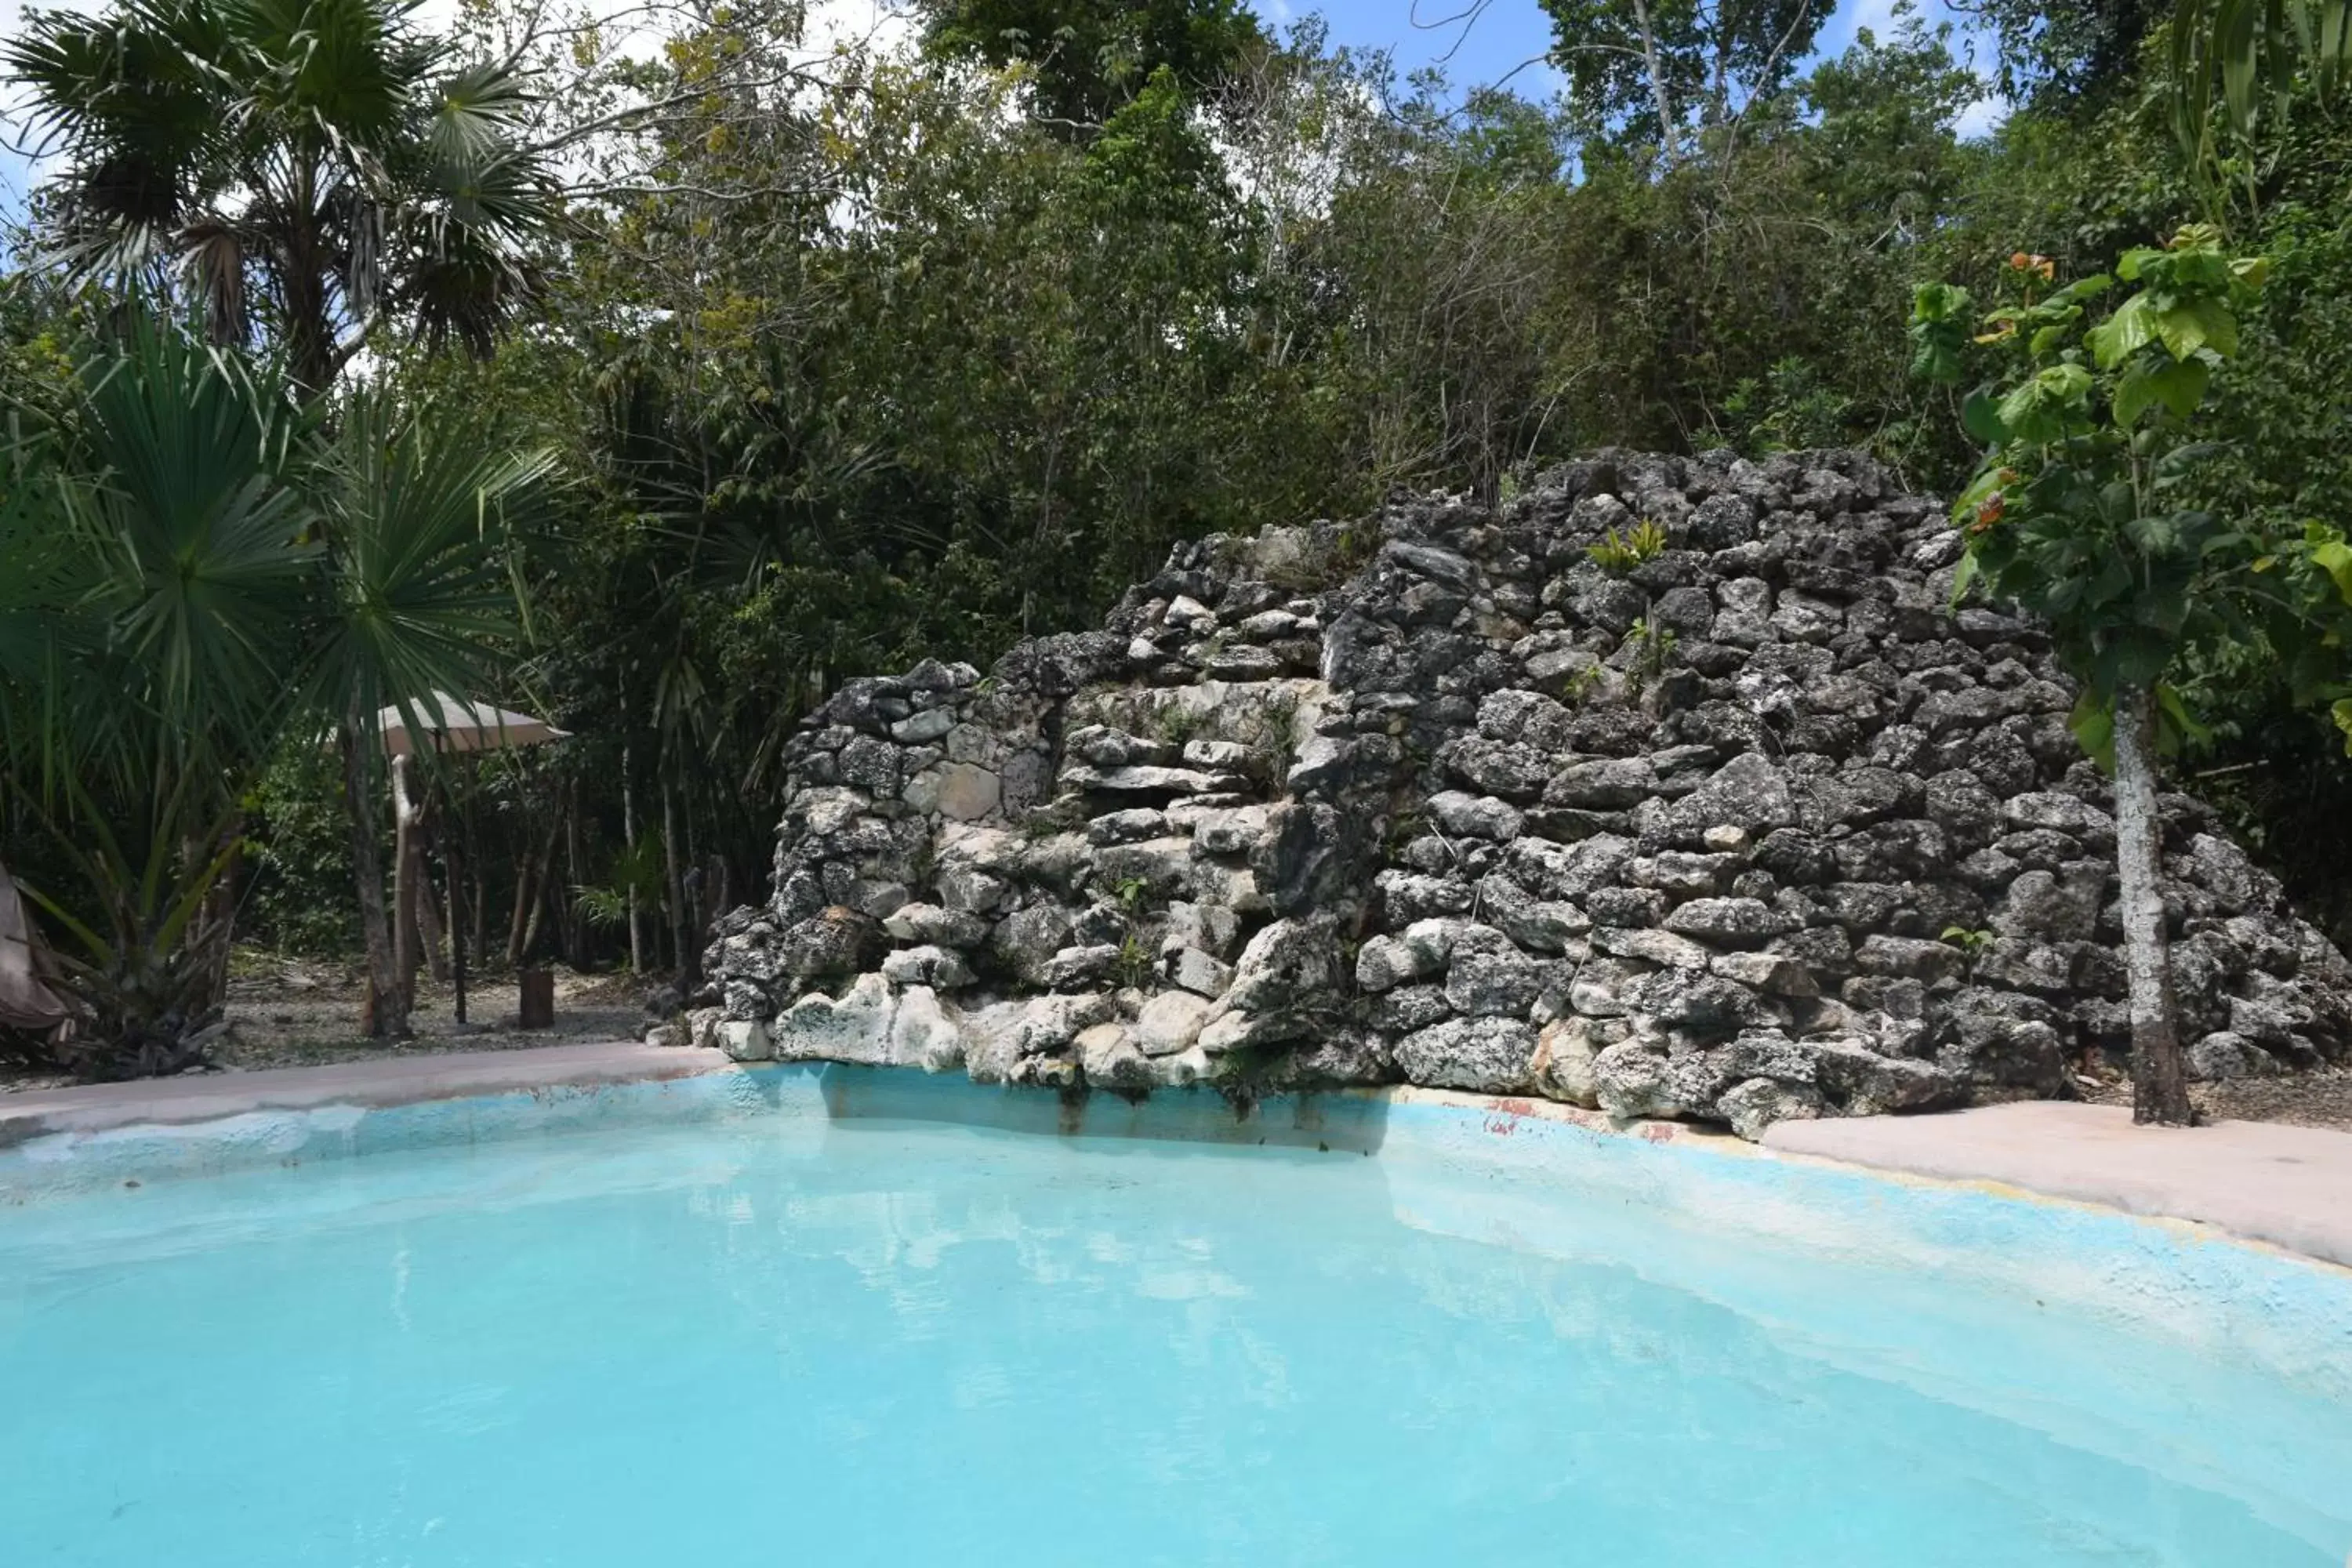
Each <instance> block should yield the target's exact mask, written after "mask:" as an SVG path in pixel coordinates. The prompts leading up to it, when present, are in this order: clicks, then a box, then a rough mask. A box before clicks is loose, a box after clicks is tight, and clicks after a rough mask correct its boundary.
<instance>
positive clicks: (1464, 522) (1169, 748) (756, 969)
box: [663, 452, 2352, 1136]
mask: <svg viewBox="0 0 2352 1568" xmlns="http://www.w3.org/2000/svg"><path fill="white" fill-rule="evenodd" d="M1643 523H1649V524H1654V525H1655V527H1656V529H1657V530H1658V531H1662V532H1663V535H1664V541H1663V548H1659V549H1656V550H1655V551H1654V552H1652V553H1649V554H1648V555H1647V556H1646V558H1641V559H1635V557H1637V556H1640V555H1641V553H1642V552H1640V551H1638V550H1620V551H1612V550H1611V549H1609V548H1608V546H1609V544H1610V543H1611V542H1612V538H1613V540H1614V542H1616V543H1618V544H1620V545H1622V544H1624V543H1625V542H1627V541H1628V540H1629V539H1631V538H1632V537H1633V534H1634V533H1635V531H1637V529H1638V528H1639V527H1640V525H1642V524H1643ZM1596 546H1600V547H1601V548H1600V549H1598V550H1596V548H1595V547H1596ZM1960 553H1961V542H1960V538H1959V536H1958V534H1957V533H1956V532H1955V531H1953V530H1952V529H1951V528H1950V527H1949V526H1948V524H1947V522H1946V520H1945V517H1944V513H1943V509H1942V508H1941V507H1940V506H1938V505H1937V503H1936V502H1934V501H1932V500H1927V499H1926V498H1923V497H1919V496H1915V495H1906V494H1903V493H1901V492H1900V491H1899V489H1897V487H1895V485H1894V484H1893V483H1892V482H1890V480H1889V479H1888V477H1887V476H1886V475H1885V473H1884V472H1882V471H1881V470H1880V469H1879V468H1877V467H1876V466H1875V465H1874V464H1873V463H1872V462H1870V461H1869V460H1868V459H1867V458H1862V457H1860V456H1858V455H1856V454H1853V453H1843V452H1815V453H1806V454H1798V455H1791V456H1787V457H1777V458H1771V459H1769V460H1768V461H1764V462H1749V461H1747V460H1742V459H1738V458H1731V457H1729V456H1727V455H1722V454H1716V455H1710V456H1706V457H1702V458H1690V459H1684V458H1660V457H1640V456H1628V455H1618V454H1603V455H1601V457H1599V458H1594V459H1592V460H1591V461H1588V462H1582V463H1578V464H1574V465H1570V466H1569V467H1567V468H1562V469H1559V470H1558V471H1556V472H1554V473H1552V474H1550V475H1549V476H1548V477H1547V478H1546V479H1544V480H1543V481H1542V482H1541V483H1539V484H1538V485H1537V486H1536V487H1534V488H1533V489H1532V490H1530V491H1529V492H1528V493H1526V494H1523V495H1520V496H1518V497H1517V498H1515V499H1513V500H1509V501H1507V502H1506V503H1505V504H1503V505H1502V506H1501V507H1500V508H1499V509H1496V510H1487V509H1485V508H1482V507H1480V506H1477V505H1475V504H1473V503H1471V502H1469V501H1467V500H1462V499H1459V498H1448V497H1433V498H1426V499H1422V500H1412V501H1408V502H1401V503H1399V504H1395V505H1392V506H1391V507H1390V508H1388V509H1387V510H1383V511H1381V512H1380V513H1379V514H1378V515H1376V516H1374V517H1372V518H1370V519H1366V520H1363V521H1358V522H1355V523H1351V524H1346V525H1335V524H1330V523H1317V524H1314V525H1311V526H1307V527H1296V528H1275V529H1270V530H1268V531H1265V532H1264V533H1262V534H1260V535H1259V536H1258V537H1256V538H1255V539H1240V538H1232V537H1217V538H1211V539H1207V540H1202V541H1199V542H1193V543H1191V544H1187V545H1184V546H1182V547H1180V548H1179V549H1178V550H1177V551H1176V552H1175V553H1174V555H1173V557H1172V558H1171V561H1170V563H1169V565H1168V567H1167V569H1166V570H1165V571H1163V572H1162V573H1161V574H1160V575H1159V576H1158V577H1156V578H1154V579H1153V580H1152V581H1150V583H1148V584H1142V585H1140V586H1139V587H1137V588H1134V589H1132V590H1130V591H1129V593H1128V595H1127V596H1126V597H1125V598H1124V599H1123V600H1122V601H1121V603H1120V604H1119V605H1118V609H1117V610H1116V611H1115V612H1114V613H1113V614H1112V615H1111V616H1110V617H1109V619H1108V624H1107V626H1105V628H1104V629H1103V630H1101V631H1097V632H1089V633H1084V634H1077V635H1068V636H1059V637H1043V638H1037V639H1034V640H1031V641H1028V642H1024V643H1023V644H1021V645H1020V646H1019V647H1015V648H1014V649H1013V651H1012V652H1011V653H1009V654H1007V655H1006V656H1005V657H1004V658H1003V659H1002V660H1000V661H999V662H998V664H997V666H996V668H994V669H993V671H992V672H991V673H990V674H989V675H988V676H987V677H986V678H985V679H983V678H982V676H981V675H980V674H979V672H977V671H976V670H974V669H973V668H971V667H970V666H966V665H941V664H939V663H936V662H927V663H925V664H923V665H921V666H919V668H915V669H913V670H911V671H909V672H908V673H907V674H906V675H903V676H899V677H896V678H887V679H856V680H852V681H850V682H848V683H847V684H845V686H844V687H843V688H842V689H840V690H839V691H838V692H837V693H836V694H835V696H834V697H833V699H832V700H830V701H828V702H827V703H825V704H824V707H823V708H822V709H820V710H818V711H817V712H816V713H814V714H813V715H812V716H810V717H809V719H808V720H807V721H805V723H804V724H803V727H802V729H801V731H800V732H799V733H798V735H797V736H796V737H795V739H794V740H793V742H792V745H791V747H790V750H789V752H788V754H787V759H786V760H787V762H788V763H789V768H790V773H789V782H788V787H787V791H786V799H785V803H784V810H783V820H782V826H781V827H780V828H779V833H778V841H777V848H776V859H775V875H774V882H773V891H772V895H771V897H770V899H769V900H768V901H767V903H766V904H765V905H763V906H759V907H754V908H747V909H741V910H735V911H733V912H732V913H731V914H730V915H728V916H727V917H726V918H725V919H723V920H722V921H720V922H719V925H718V927H717V928H716V932H715V936H716V940H715V941H714V942H713V943H712V945H711V947H710V949H709V954H708V956H707V959H706V967H707V972H708V973H709V976H710V983H709V988H708V989H707V990H706V991H705V992H704V993H703V994H701V995H700V996H699V997H698V998H697V999H696V1000H697V1002H698V1004H699V1005H698V1006H697V1007H695V1008H694V1009H693V1010H691V1011H689V1012H688V1014H687V1016H686V1017H685V1018H684V1019H683V1020H680V1021H679V1022H677V1023H675V1024H673V1025H671V1026H667V1027H666V1029H665V1031H664V1032H663V1037H666V1038H669V1039H674V1040H684V1039H688V1038H692V1039H697V1040H700V1041H704V1042H707V1043H716V1044H719V1045H722V1046H723V1047H725V1048H726V1049H727V1050H728V1051H729V1052H730V1053H731V1054H733V1055H734V1056H736V1057H738V1058H743V1059H752V1060H761V1059H770V1058H778V1059H787V1060H795V1059H800V1060H833V1061H842V1062H856V1063H868V1064H887V1065H898V1066H907V1067H915V1068H925V1069H929V1070H931V1071H949V1070H958V1069H960V1070H962V1071H964V1072H967V1073H969V1074H970V1075H971V1077H972V1078H973V1079H977V1080H980V1081H982V1082H989V1083H1012V1084H1022V1083H1026V1084H1037V1085H1049V1086H1054V1087H1056V1088H1060V1089H1066V1090H1071V1091H1077V1090H1082V1089H1107V1090H1113V1091H1118V1092H1121V1093H1128V1094H1137V1093H1145V1092H1149V1091H1150V1090H1152V1089H1160V1088H1165V1087H1174V1086H1185V1085H1193V1084H1212V1085H1216V1086H1219V1087H1221V1088H1223V1089H1226V1090H1227V1091H1229V1092H1232V1093H1234V1094H1237V1095H1256V1094H1262V1093H1266V1092H1273V1091H1280V1090H1286V1089H1311V1088H1318V1087H1325V1086H1339V1085H1364V1084H1381V1083H1392V1082H1410V1083H1414V1084H1421V1085H1429V1086H1439V1087H1446V1088H1453V1089H1468V1090H1475V1091H1480V1092H1484V1093H1488V1094H1538V1095H1545V1096H1550V1097H1553V1098H1556V1099H1559V1100H1569V1101H1572V1102H1575V1103H1577V1104H1580V1105H1583V1106H1587V1107H1594V1108H1598V1109H1600V1110H1605V1111H1607V1112H1608V1113H1610V1114H1611V1115H1612V1116H1615V1117H1618V1118H1622V1119H1631V1118H1640V1117H1686V1118H1696V1119H1701V1120H1706V1121H1716V1122H1727V1123H1728V1124H1730V1125H1731V1126H1732V1127H1733V1128H1734V1129H1735V1130H1737V1131H1739V1132H1741V1133H1742V1134H1744V1135H1749V1136H1753V1135H1754V1134H1755V1133H1756V1132H1757V1131H1759V1130H1760V1129H1762V1128H1763V1127H1765V1126H1767V1125H1769V1123H1770V1122H1771V1121H1775V1120H1778V1119H1780V1118H1784V1117H1792V1116H1817V1115H1839V1114H1864V1113H1871V1112H1880V1111H1897V1110H1920V1109H1928V1108H1935V1107H1942V1106H1950V1105H1958V1104H1963V1103H1968V1102H1971V1101H1980V1100H1994V1099H2006V1098H2017V1097H2021V1096H2050V1095H2061V1094H2066V1093H2069V1092H2072V1090H2073V1088H2074V1084H2075V1083H2076V1082H2077V1079H2078V1075H2080V1074H2083V1073H2084V1072H2085V1071H2087V1070H2092V1069H2095V1068H2099V1067H2100V1066H2101V1065H2102V1059H2101V1058H2105V1063H2106V1064H2109V1065H2112V1064H2114V1063H2116V1062H2118V1061H2120V1060H2121V1059H2122V1058H2123V1056H2124V1055H2125V1054H2126V1051H2127V1049H2128V1029H2127V1026H2126V1017H2125V1012H2124V1007H2123V994H2124V971H2123V967H2122V964H2121V962H2120V959H2119V955H2118V952H2117V945H2118V941H2119V926H2118V923H2117V915H2116V883H2115V839H2114V833H2113V824H2112V820H2111V818H2110V816H2109V815H2108V804H2109V797H2108V793H2107V788H2106V784H2105V781H2104V779H2103V778H2102V776H2101V774H2100V773H2099V772H2098V770H2097V769H2096V768H2095V766H2093V765H2092V764H2091V763H2089V762H2087V761H2086V760H2084V757H2083V755H2082V752H2081V751H2080V749H2079V748H2078V746H2077V744H2076V742H2075V740H2074V735H2073V733H2072V732H2071V731H2070V729H2069V727H2068V722H2067V721H2068V716H2069V714H2070V712H2071V710H2073V708H2074V690H2073V689H2071V688H2070V686H2069V685H2068V683H2067V681H2066V679H2064V677H2063V674H2062V673H2061V672H2060V670H2059V669H2058V668H2057V667H2056V666H2055V664H2054V663H2053V659H2052V658H2051V653H2050V648H2049V645H2048V642H2047V639H2046V638H2045V637H2042V635H2041V633H2040V632H2039V631H2038V630H2037V629H2036V628H2035V627H2034V626H2032V625H2030V624H2027V623H2025V622H2023V621H2021V620H2019V619H2017V618H2015V617H2013V616H2010V615H2007V614H2003V613H2001V612H2000V610H1998V609H1996V608H1993V607H1990V606H1986V605H1970V606H1968V607H1962V608H1958V609H1957V610H1956V609H1955V608H1954V607H1953V605H1952V604H1951V587H1952V577H1953V568H1954V565H1955V563H1957V562H1958V559H1959V557H1960ZM2163 805H2164V816H2165V824H2166V843H2165V868H2166V872H2167V889H2166V890H2167V900H2168V907H2169V912H2170V916H2171V921H2172V934H2173V939H2174V942H2175V946H2174V948H2173V962H2174V973H2175V980H2176V984H2177V987H2178V992H2179V1011H2180V1016H2181V1018H2182V1021H2183V1026H2184V1031H2185V1037H2186V1038H2187V1039H2188V1040H2189V1042H2191V1044H2190V1058H2191V1062H2192V1071H2193V1072H2194V1073H2195V1074H2197V1075H2199V1076H2203V1077H2208V1078H2212V1077H2227V1076H2235V1075H2244V1074H2254V1073H2271V1072H2277V1071H2282V1070H2288V1069H2293V1068H2305V1067H2309V1066H2313V1065H2315V1064H2318V1063H2321V1062H2323V1061H2336V1060H2340V1059H2342V1058H2343V1057H2344V1056H2345V1054H2346V1052H2347V1045H2352V968H2347V964H2346V963H2345V960H2344V958H2343V957H2342V955H2341V954H2340V953H2338V952H2336V949H2335V948H2334V947H2332V946H2331V945H2330V944H2329V943H2328V942H2326V940H2325V939H2324V938H2323V937H2322V936H2321V935H2320V934H2319V933H2318V932H2316V931H2314V930H2313V929H2312V928H2311V927H2310V926H2309V925H2307V924H2305V922H2303V921H2300V920H2298V919H2297V918H2296V917H2295V916H2294V912H2293V911H2292V910H2290V909H2288V908H2287V907H2286V905H2285V902H2284V899H2283V896H2282V893H2281V890H2280V888H2279V885H2278V883H2277V881H2276V880H2275V879H2273V877H2271V876H2270V875H2269V874H2268V873H2266V872H2264V871H2263V870H2262V869H2260V868H2257V867H2256V866H2255V865H2253V864H2252V862H2251V861H2250V860H2249V859H2248V858H2247V857H2246V856H2245V854H2243V853H2242V851H2241V850H2240V849H2239V848H2238V847H2235V846H2234V845H2233V844H2231V842H2230V841H2229V840H2228V839H2227V837H2225V836H2224V835H2223V832H2222V830H2221V828H2220V827H2219V826H2217V825H2216V824H2215V822H2214V821H2213V819H2212V817H2211V816H2210V813H2209V812H2207V811H2206V810H2205V809H2204V808H2203V807H2201V806H2200V805H2198V804H2197V803H2196V802H2194V801H2193V800H2190V799H2189V798H2187V797H2184V796H2180V795H2168V796H2166V797H2165V799H2164V802H2163Z"/></svg>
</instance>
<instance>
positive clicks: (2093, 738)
mask: <svg viewBox="0 0 2352 1568" xmlns="http://www.w3.org/2000/svg"><path fill="white" fill-rule="evenodd" d="M2066 728H2067V729H2069V730H2071V731H2074V743H2075V744H2076V745H2078V746H2080V747H2082V748H2083V751H2084V754H2085V755H2086V756H2088V757H2089V758H2090V759H2091V760H2092V761H2093V762H2095V763H2098V764H2099V767H2100V769H2101V770H2102V771H2103V772H2105V773H2114V772H2115V771H2116V713H2115V709H2114V708H2113V707H2112V706H2110V705H2109V704H2107V703H2105V702H2102V701H2100V700H2097V699H2096V698H2095V697H2093V696H2092V695H2091V694H2090V693H2089V692H2087V691H2085V692H2084V693H2083V695H2082V697H2081V698H2080V699H2079V700H2076V702H2075V703H2074V712H2072V713H2070V714H2068V715H2067V716H2066ZM2347 734H2352V731H2347ZM2347 746H2348V747H2352V742H2347Z"/></svg>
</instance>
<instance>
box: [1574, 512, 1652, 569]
mask: <svg viewBox="0 0 2352 1568" xmlns="http://www.w3.org/2000/svg"><path fill="white" fill-rule="evenodd" d="M1665 547H1666V531H1665V530H1664V529H1663V528H1660V527H1659V526H1658V525H1657V524H1656V523H1655V522H1654V521H1651V520H1650V519H1649V518H1646V517H1645V518H1643V520H1642V521H1639V522H1637V523H1635V524H1634V525H1633V527H1631V528H1629V529H1627V530H1626V531H1625V532H1624V533H1623V534H1622V536H1621V535H1620V534H1619V533H1618V531H1616V530H1615V529H1613V528H1612V529H1611V530H1609V531H1607V532H1606V533H1604V534H1602V535H1601V542H1600V543H1598V544H1592V545H1588V546H1586V547H1585V551H1584V553H1585V555H1586V557H1587V558H1588V559H1590V560H1591V563H1593V564H1594V565H1595V566H1598V567H1600V568H1601V570H1602V571H1603V572H1631V571H1632V570H1633V568H1634V567H1636V566H1639V565H1641V564H1642V563H1643V562H1645V561H1648V560H1651V559H1653V558H1654V557H1655V556H1656V555H1657V553H1658V552H1660V551H1662V550H1664V548H1665Z"/></svg>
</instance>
